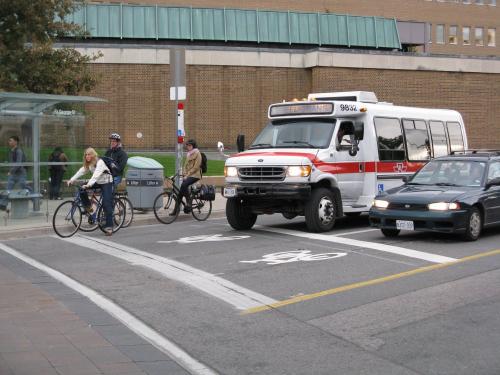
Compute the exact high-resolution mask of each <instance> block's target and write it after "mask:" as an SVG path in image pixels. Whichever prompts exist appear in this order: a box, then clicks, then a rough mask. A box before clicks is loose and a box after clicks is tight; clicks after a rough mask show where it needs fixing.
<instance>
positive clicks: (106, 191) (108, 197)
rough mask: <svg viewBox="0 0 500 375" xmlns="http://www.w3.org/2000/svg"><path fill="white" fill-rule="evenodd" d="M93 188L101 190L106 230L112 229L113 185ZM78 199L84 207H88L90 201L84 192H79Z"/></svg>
mask: <svg viewBox="0 0 500 375" xmlns="http://www.w3.org/2000/svg"><path fill="white" fill-rule="evenodd" d="M94 187H98V188H100V189H101V194H102V208H103V209H104V213H105V214H106V228H113V184H112V183H111V182H110V183H109V184H102V185H99V184H95V185H94ZM80 199H81V200H82V203H83V205H84V206H85V207H90V199H89V196H88V194H87V192H86V191H85V190H80Z"/></svg>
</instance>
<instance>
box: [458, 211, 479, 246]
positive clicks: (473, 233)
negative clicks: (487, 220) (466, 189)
mask: <svg viewBox="0 0 500 375" xmlns="http://www.w3.org/2000/svg"><path fill="white" fill-rule="evenodd" d="M482 229H483V218H482V217H481V212H480V211H479V209H478V208H477V207H476V206H473V207H472V208H471V209H470V210H469V212H468V214H467V219H466V220H465V233H464V234H463V236H462V237H463V239H464V240H465V241H475V240H477V239H478V238H479V236H480V235H481V230H482Z"/></svg>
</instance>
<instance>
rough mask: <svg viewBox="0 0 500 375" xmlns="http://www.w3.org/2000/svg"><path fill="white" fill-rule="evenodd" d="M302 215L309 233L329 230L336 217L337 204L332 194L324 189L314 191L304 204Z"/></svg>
mask: <svg viewBox="0 0 500 375" xmlns="http://www.w3.org/2000/svg"><path fill="white" fill-rule="evenodd" d="M304 214H305V217H306V225H307V229H308V230H309V231H310V232H327V231H329V230H331V229H332V228H333V226H334V225H335V219H336V216H337V202H336V201H335V195H334V194H333V192H332V191H331V190H329V189H326V188H317V189H314V190H313V191H312V193H311V197H310V198H309V201H308V202H307V203H306V206H305V210H304Z"/></svg>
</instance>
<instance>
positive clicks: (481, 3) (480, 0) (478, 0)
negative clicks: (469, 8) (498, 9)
mask: <svg viewBox="0 0 500 375" xmlns="http://www.w3.org/2000/svg"><path fill="white" fill-rule="evenodd" d="M476 4H477V5H483V4H484V1H483V0H476Z"/></svg>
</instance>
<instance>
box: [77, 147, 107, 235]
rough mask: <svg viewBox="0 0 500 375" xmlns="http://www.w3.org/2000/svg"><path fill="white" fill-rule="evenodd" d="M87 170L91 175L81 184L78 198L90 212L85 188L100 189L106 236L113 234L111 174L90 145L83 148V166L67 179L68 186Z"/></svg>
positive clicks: (90, 207)
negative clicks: (104, 214)
mask: <svg viewBox="0 0 500 375" xmlns="http://www.w3.org/2000/svg"><path fill="white" fill-rule="evenodd" d="M89 172H91V173H92V177H91V178H90V180H89V181H88V182H87V183H86V184H85V185H83V186H82V189H81V190H80V199H81V200H82V202H83V205H84V207H85V209H86V210H87V211H88V212H92V206H91V203H90V199H89V196H88V194H87V192H86V191H85V190H86V189H88V188H91V187H94V186H96V187H98V188H100V189H101V194H102V206H103V208H104V212H105V213H106V225H105V228H104V231H105V233H106V236H111V235H112V234H113V176H111V172H110V170H109V169H108V167H107V166H106V164H105V163H104V161H103V160H102V159H99V156H98V155H97V152H96V151H95V150H94V149H93V148H92V147H89V148H88V149H86V150H85V153H84V154H83V166H82V167H81V168H80V169H79V170H78V171H77V172H76V173H75V175H74V176H73V177H71V179H69V180H68V186H69V185H72V184H74V182H75V181H76V180H77V179H78V178H80V177H81V176H83V175H85V174H87V173H89Z"/></svg>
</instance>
